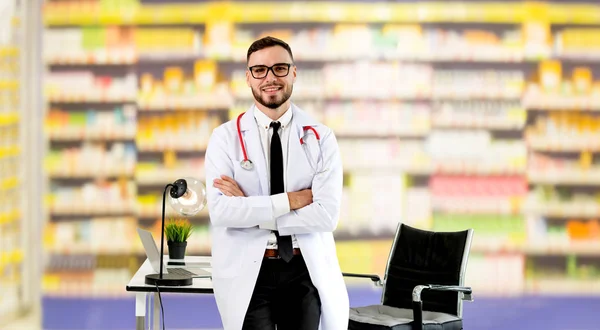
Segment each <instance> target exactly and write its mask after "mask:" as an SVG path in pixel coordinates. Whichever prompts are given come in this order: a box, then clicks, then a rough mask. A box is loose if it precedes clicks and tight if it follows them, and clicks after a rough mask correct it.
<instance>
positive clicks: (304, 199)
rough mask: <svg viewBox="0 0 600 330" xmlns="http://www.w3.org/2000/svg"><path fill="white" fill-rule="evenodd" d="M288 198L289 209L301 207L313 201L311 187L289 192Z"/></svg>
mask: <svg viewBox="0 0 600 330" xmlns="http://www.w3.org/2000/svg"><path fill="white" fill-rule="evenodd" d="M287 194H288V199H289V200H290V210H297V209H301V208H303V207H305V206H307V205H310V204H311V203H312V202H313V195H312V190H311V189H304V190H300V191H296V192H289V193H287Z"/></svg>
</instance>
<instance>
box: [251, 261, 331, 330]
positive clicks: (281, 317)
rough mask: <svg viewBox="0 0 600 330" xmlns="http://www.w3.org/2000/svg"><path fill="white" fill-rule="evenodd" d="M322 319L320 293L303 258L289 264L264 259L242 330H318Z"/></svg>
mask: <svg viewBox="0 0 600 330" xmlns="http://www.w3.org/2000/svg"><path fill="white" fill-rule="evenodd" d="M320 317H321V300H320V298H319V292H318V291H317V289H316V288H315V287H314V285H313V284H312V281H311V280H310V275H309V274H308V269H307V268H306V264H305V263H304V258H302V255H295V256H294V258H292V260H290V262H289V263H287V262H285V261H283V260H282V259H267V258H265V259H263V262H262V265H261V268H260V272H259V274H258V279H257V281H256V285H255V287H254V292H253V293H252V298H251V299H250V306H249V307H248V311H247V312H246V317H245V319H244V326H243V330H274V329H275V325H277V330H317V329H318V328H319V320H320Z"/></svg>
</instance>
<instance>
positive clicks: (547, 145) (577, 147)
mask: <svg viewBox="0 0 600 330" xmlns="http://www.w3.org/2000/svg"><path fill="white" fill-rule="evenodd" d="M526 139H527V144H528V146H529V147H530V148H531V149H532V150H537V151H549V152H550V151H553V152H584V151H590V152H600V136H596V137H594V136H589V137H564V136H553V137H549V136H535V135H530V136H527V137H526Z"/></svg>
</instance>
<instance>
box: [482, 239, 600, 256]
mask: <svg viewBox="0 0 600 330" xmlns="http://www.w3.org/2000/svg"><path fill="white" fill-rule="evenodd" d="M471 252H473V253H485V254H502V253H509V254H526V255H531V256H553V255H554V256H568V255H577V256H592V257H600V242H597V241H581V242H578V241H565V242H560V240H552V239H548V240H547V241H542V242H539V243H536V242H530V243H523V244H518V243H511V242H506V240H505V241H499V242H496V240H494V239H486V240H476V241H474V242H473V244H472V245H471Z"/></svg>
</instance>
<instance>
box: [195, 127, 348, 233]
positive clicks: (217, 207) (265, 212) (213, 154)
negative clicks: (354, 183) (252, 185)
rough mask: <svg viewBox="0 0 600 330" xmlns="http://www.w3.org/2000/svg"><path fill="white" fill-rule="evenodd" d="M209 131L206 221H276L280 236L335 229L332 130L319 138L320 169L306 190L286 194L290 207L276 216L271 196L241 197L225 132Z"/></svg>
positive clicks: (336, 172)
mask: <svg viewBox="0 0 600 330" xmlns="http://www.w3.org/2000/svg"><path fill="white" fill-rule="evenodd" d="M224 129H225V127H224V126H221V127H219V128H217V129H215V131H214V132H213V134H212V136H211V139H210V141H209V144H208V147H207V150H206V157H205V159H206V162H205V167H206V182H207V194H208V196H207V198H208V209H209V214H210V221H211V223H212V225H213V226H215V227H230V228H251V227H257V226H258V227H263V226H268V225H269V224H270V223H273V222H274V223H275V224H276V226H277V230H278V231H279V233H280V234H281V235H291V234H303V233H313V232H332V231H334V230H335V228H336V227H337V223H338V216H339V209H340V204H341V195H342V184H343V174H342V165H341V157H340V153H339V149H338V145H337V141H336V139H335V136H334V134H333V133H332V132H331V131H329V132H328V134H325V135H323V136H322V137H321V141H322V142H321V143H322V150H323V158H324V159H323V161H324V167H325V168H328V169H329V170H327V171H324V172H321V173H317V174H316V175H315V176H314V178H313V181H312V186H311V189H304V190H301V191H296V192H288V193H287V198H288V200H289V209H290V211H289V212H287V213H285V214H283V215H280V216H277V214H276V213H275V212H274V206H273V202H272V199H271V196H245V195H244V193H243V191H242V190H241V189H240V187H239V185H238V183H237V182H236V181H235V180H234V179H233V178H232V177H233V173H234V169H233V166H235V165H236V164H235V162H234V161H233V160H232V159H231V158H230V157H229V156H228V154H227V152H226V150H227V141H226V139H225V136H226V134H225V132H223V131H218V130H224Z"/></svg>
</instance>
